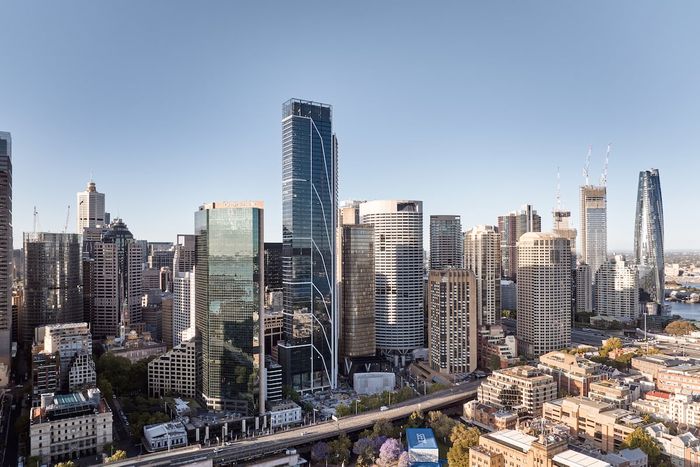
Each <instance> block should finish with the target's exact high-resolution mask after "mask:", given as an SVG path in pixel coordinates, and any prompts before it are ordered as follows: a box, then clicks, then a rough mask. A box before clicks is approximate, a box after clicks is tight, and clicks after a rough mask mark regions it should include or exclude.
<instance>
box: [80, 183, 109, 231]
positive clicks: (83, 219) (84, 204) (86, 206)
mask: <svg viewBox="0 0 700 467" xmlns="http://www.w3.org/2000/svg"><path fill="white" fill-rule="evenodd" d="M104 225H105V194H104V193H99V192H98V191H97V187H96V186H95V182H93V181H92V180H90V182H89V183H88V185H87V188H86V189H85V191H81V192H79V193H78V224H77V228H76V233H79V234H82V233H83V229H84V228H85V227H102V226H104Z"/></svg>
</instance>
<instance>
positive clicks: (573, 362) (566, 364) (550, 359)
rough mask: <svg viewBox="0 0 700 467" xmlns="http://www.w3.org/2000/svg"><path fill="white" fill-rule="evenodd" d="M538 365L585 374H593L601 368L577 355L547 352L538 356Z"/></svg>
mask: <svg viewBox="0 0 700 467" xmlns="http://www.w3.org/2000/svg"><path fill="white" fill-rule="evenodd" d="M540 363H541V364H543V365H548V366H556V367H559V368H566V369H567V370H568V371H569V372H577V373H585V374H594V373H595V372H596V371H597V370H599V369H600V366H601V365H600V363H596V362H593V361H591V360H588V359H587V358H584V357H581V356H579V355H570V354H568V353H566V352H560V351H555V352H549V353H546V354H544V355H542V356H540ZM573 370H578V371H573Z"/></svg>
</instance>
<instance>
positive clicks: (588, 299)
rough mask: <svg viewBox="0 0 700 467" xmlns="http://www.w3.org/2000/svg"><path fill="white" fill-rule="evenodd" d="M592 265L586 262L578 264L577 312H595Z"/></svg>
mask: <svg viewBox="0 0 700 467" xmlns="http://www.w3.org/2000/svg"><path fill="white" fill-rule="evenodd" d="M592 281H593V279H591V267H590V266H589V265H587V264H586V263H579V264H578V266H576V313H593V287H592V286H591V282H592Z"/></svg>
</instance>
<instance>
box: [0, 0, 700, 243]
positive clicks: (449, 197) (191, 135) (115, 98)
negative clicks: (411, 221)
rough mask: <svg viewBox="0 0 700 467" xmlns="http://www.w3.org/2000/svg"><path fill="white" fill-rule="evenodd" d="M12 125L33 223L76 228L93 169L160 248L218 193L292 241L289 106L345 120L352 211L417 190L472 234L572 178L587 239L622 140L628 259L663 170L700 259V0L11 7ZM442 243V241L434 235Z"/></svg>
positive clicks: (670, 215)
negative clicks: (244, 203) (257, 213)
mask: <svg viewBox="0 0 700 467" xmlns="http://www.w3.org/2000/svg"><path fill="white" fill-rule="evenodd" d="M0 17H1V18H2V25H1V26H0V130H5V131H10V132H12V135H13V142H14V158H13V161H14V228H15V241H16V242H17V243H16V244H17V245H18V246H19V244H20V243H19V241H20V239H21V233H22V232H23V231H28V230H31V228H32V206H34V205H36V206H37V209H38V211H39V222H40V225H41V228H42V229H44V230H53V231H60V230H62V229H63V224H64V221H65V216H66V206H67V205H68V204H70V205H71V219H70V223H69V229H70V230H71V231H72V230H73V229H74V228H75V227H74V226H75V203H76V201H75V193H76V192H77V191H80V190H82V189H83V188H84V186H85V184H86V182H87V181H88V179H89V177H90V175H91V174H92V176H93V178H94V180H95V181H96V183H97V186H98V189H99V190H100V191H103V192H105V193H106V194H107V208H108V211H111V212H112V215H113V216H116V215H119V216H121V217H123V218H124V220H125V221H126V222H127V224H128V225H129V227H130V229H131V231H132V232H133V233H134V235H135V236H137V237H138V238H145V239H148V240H154V241H155V240H160V241H162V240H174V239H175V234H176V233H178V232H191V231H192V230H193V217H194V216H193V212H194V211H195V210H196V209H197V207H198V206H199V205H200V204H201V203H203V202H208V201H212V200H224V199H231V200H239V199H262V200H264V201H265V206H266V214H265V217H266V234H265V236H266V238H267V239H268V240H271V241H274V240H279V239H280V238H281V141H280V136H281V126H280V115H281V104H282V102H283V101H285V100H287V99H288V98H290V97H300V98H305V99H313V100H317V101H321V102H326V103H330V104H332V105H333V106H334V117H335V123H334V125H335V131H336V132H337V134H338V138H339V141H340V198H341V199H351V198H355V199H377V198H412V199H421V200H423V201H424V206H425V211H426V223H427V215H429V214H461V215H462V219H463V224H464V227H465V229H466V228H468V227H470V226H472V225H475V224H493V223H495V222H496V217H497V216H498V215H499V214H502V213H506V212H508V211H510V210H513V209H516V208H517V207H518V206H520V205H521V204H523V203H526V202H529V203H532V204H534V205H535V207H536V208H537V209H538V210H539V211H540V213H541V214H542V215H543V219H544V220H543V226H544V228H545V229H549V228H550V227H551V215H550V212H551V209H552V208H553V206H554V199H555V186H556V170H557V166H560V167H561V183H562V199H563V201H564V205H565V207H568V208H571V210H572V212H573V217H574V219H575V224H576V226H578V224H579V222H578V198H577V196H578V195H577V194H578V185H579V184H580V183H581V182H582V175H581V172H582V166H583V163H584V159H585V154H586V150H587V147H588V145H589V144H592V145H593V150H594V152H593V161H592V164H591V173H592V178H593V179H594V180H597V179H598V177H599V176H600V172H601V169H602V165H603V158H604V152H605V145H606V144H607V143H608V142H612V143H613V153H612V157H611V160H610V168H609V177H608V180H609V182H608V187H609V191H608V203H609V215H608V220H609V240H608V243H609V245H610V249H611V251H614V250H615V249H626V248H631V245H632V234H633V222H634V204H635V197H636V185H637V177H638V173H639V170H641V169H646V168H650V167H657V168H659V169H660V171H661V177H662V188H663V195H664V201H665V206H664V207H665V213H666V244H667V248H670V249H674V248H700V238H699V236H698V228H699V227H700V225H698V220H697V219H698V218H697V215H696V214H695V208H696V206H697V198H695V197H694V195H695V194H696V193H697V192H698V190H697V183H698V175H699V174H700V171H699V170H698V169H700V157H698V150H699V149H700V128H698V127H699V124H700V79H699V78H700V61H699V56H698V55H699V54H700V52H699V51H700V49H699V48H698V45H699V44H700V28H698V24H697V18H698V17H700V3H698V2H694V1H688V2H650V1H636V0H635V1H614V2H611V1H590V2H573V1H529V2H525V1H521V0H518V1H515V0H514V1H499V2H483V1H478V2H477V1H473V2H466V1H465V2H454V3H451V4H449V3H439V4H432V3H429V2H424V1H421V2H398V1H397V2H374V1H366V2H344V3H343V4H342V5H340V4H339V2H327V1H325V2H320V1H319V2H305V1H295V2H248V3H244V2H230V1H221V2H213V1H212V2H195V1H190V2H175V1H147V2H143V1H120V2H116V1H115V2H95V1H84V2H81V1H70V2H41V3H37V2H27V1H24V0H21V1H9V2H8V1H3V3H2V4H1V5H0ZM426 242H427V239H426Z"/></svg>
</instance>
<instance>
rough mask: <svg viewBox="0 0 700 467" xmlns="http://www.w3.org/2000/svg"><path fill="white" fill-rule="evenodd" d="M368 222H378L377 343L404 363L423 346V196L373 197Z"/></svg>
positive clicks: (363, 209) (364, 217) (363, 211)
mask: <svg viewBox="0 0 700 467" xmlns="http://www.w3.org/2000/svg"><path fill="white" fill-rule="evenodd" d="M360 219H361V221H362V223H363V224H369V225H372V226H373V227H374V283H375V293H374V297H375V298H374V309H375V323H376V325H375V328H376V339H377V349H378V350H380V351H381V352H382V353H383V354H385V355H387V356H390V357H393V358H394V363H395V364H397V365H398V364H399V359H401V360H402V362H401V364H402V365H403V364H404V363H405V361H406V359H407V358H408V359H410V358H411V357H410V354H411V352H412V351H413V350H415V349H418V348H421V347H423V345H424V331H423V323H424V319H425V314H424V311H423V298H424V297H423V202H422V201H411V200H381V201H368V202H366V203H362V204H361V205H360Z"/></svg>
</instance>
